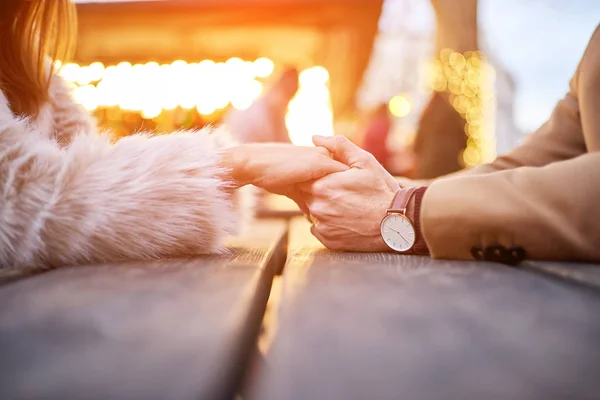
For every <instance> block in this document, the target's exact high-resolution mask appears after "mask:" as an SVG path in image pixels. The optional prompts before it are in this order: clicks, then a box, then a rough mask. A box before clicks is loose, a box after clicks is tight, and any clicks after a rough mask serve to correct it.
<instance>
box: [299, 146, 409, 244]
mask: <svg viewBox="0 0 600 400" xmlns="http://www.w3.org/2000/svg"><path fill="white" fill-rule="evenodd" d="M313 142H314V144H315V145H316V146H322V147H324V148H326V149H327V150H328V151H329V152H331V154H332V155H333V157H334V159H336V160H338V161H340V162H342V163H343V164H345V165H347V166H348V167H349V169H347V170H345V171H339V172H335V173H332V174H330V175H327V176H324V177H323V178H321V179H317V180H315V181H313V182H308V183H304V184H300V185H299V187H300V189H301V190H302V195H303V198H304V200H305V204H306V207H307V209H308V210H309V211H310V215H311V219H312V221H313V226H312V228H311V232H312V233H313V235H315V236H316V237H317V239H319V240H320V241H321V242H322V243H323V244H324V245H325V246H326V247H328V248H329V249H332V250H340V251H343V250H346V251H386V250H387V249H388V248H387V246H386V245H385V243H384V242H383V239H382V238H381V234H380V223H381V220H382V219H383V217H384V216H385V213H386V210H387V209H388V208H389V205H390V203H391V201H392V199H393V197H394V195H395V194H396V192H398V190H400V187H399V185H398V183H397V182H396V180H395V179H394V177H393V176H391V175H390V174H389V173H388V172H387V171H386V170H385V169H384V168H383V167H382V166H381V164H379V162H378V161H377V160H376V159H375V157H373V156H372V155H371V154H370V153H368V152H366V151H364V150H362V149H361V148H359V147H358V146H356V145H355V144H353V143H352V142H350V141H349V140H348V139H347V138H345V137H343V136H334V137H320V136H315V137H314V138H313Z"/></svg>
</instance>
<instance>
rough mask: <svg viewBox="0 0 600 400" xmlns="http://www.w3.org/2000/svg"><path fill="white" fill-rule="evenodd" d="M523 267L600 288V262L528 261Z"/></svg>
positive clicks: (596, 288)
mask: <svg viewBox="0 0 600 400" xmlns="http://www.w3.org/2000/svg"><path fill="white" fill-rule="evenodd" d="M523 267H525V268H528V269H530V270H533V271H537V272H541V273H544V274H548V275H551V276H554V277H556V278H560V279H564V280H567V281H570V282H573V283H577V284H581V285H585V286H588V287H590V288H592V289H594V290H600V264H585V263H565V262H549V261H548V262H541V261H527V262H524V263H523Z"/></svg>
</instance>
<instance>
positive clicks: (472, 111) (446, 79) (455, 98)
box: [429, 49, 495, 167]
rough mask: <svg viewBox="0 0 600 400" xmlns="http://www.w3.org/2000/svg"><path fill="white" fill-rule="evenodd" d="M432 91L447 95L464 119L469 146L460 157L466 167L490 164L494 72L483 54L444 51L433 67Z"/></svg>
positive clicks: (491, 157) (492, 155) (493, 153)
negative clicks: (491, 86) (491, 85)
mask: <svg viewBox="0 0 600 400" xmlns="http://www.w3.org/2000/svg"><path fill="white" fill-rule="evenodd" d="M429 73H430V82H431V88H432V89H433V90H434V91H436V92H440V93H448V94H449V101H450V104H452V106H453V107H454V109H455V110H456V111H457V112H458V113H459V114H460V115H461V116H462V117H463V118H464V119H465V133H466V135H467V136H468V139H467V145H466V148H465V149H464V151H463V152H462V154H461V161H462V162H463V163H464V165H465V166H466V167H472V166H475V165H478V164H481V163H486V162H490V161H492V160H493V159H494V158H495V151H494V143H493V138H492V137H491V135H490V132H489V130H490V125H491V121H490V119H491V116H490V115H486V113H488V112H489V110H490V109H491V107H490V105H492V104H493V101H494V99H493V94H492V93H493V92H492V90H491V88H489V86H490V83H491V82H493V79H494V75H495V74H494V70H493V68H492V67H491V66H490V65H489V64H488V63H487V61H486V58H485V56H484V54H483V53H481V52H478V51H473V52H465V53H458V52H455V51H453V50H451V49H444V50H442V51H441V52H440V54H439V57H438V58H436V59H435V60H433V62H432V63H431V65H430V71H429Z"/></svg>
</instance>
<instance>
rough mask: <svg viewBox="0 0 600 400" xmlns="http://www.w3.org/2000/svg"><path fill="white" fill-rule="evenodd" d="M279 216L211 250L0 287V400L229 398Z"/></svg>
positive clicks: (257, 313)
mask: <svg viewBox="0 0 600 400" xmlns="http://www.w3.org/2000/svg"><path fill="white" fill-rule="evenodd" d="M284 238H285V224H284V223H282V222H270V223H261V224H255V225H254V227H253V229H252V230H251V231H250V232H248V233H247V234H246V235H243V236H241V237H239V238H235V239H232V240H231V241H230V243H229V248H230V251H229V253H228V254H226V255H223V256H211V257H200V258H196V259H189V260H169V261H160V262H133V263H124V264H118V265H101V266H88V267H75V268H64V269H60V270H55V271H51V272H48V273H44V274H41V275H36V276H34V277H30V278H27V279H22V280H18V281H16V282H15V281H13V282H12V283H8V284H5V285H3V286H0V399H3V400H8V399H40V398H43V399H79V398H85V399H99V400H100V399H102V400H108V399H128V400H131V399H140V400H142V399H143V400H150V399H169V400H175V399H229V398H232V397H233V396H234V395H235V393H236V390H237V388H238V387H239V386H240V382H241V380H242V377H243V373H244V371H245V368H246V365H247V361H248V359H249V354H250V351H251V350H252V349H253V346H254V343H255V342H256V339H257V335H258V332H259V328H260V325H261V319H262V315H263V311H264V307H265V304H266V300H267V298H268V295H269V291H270V287H271V281H272V278H273V274H274V272H275V271H276V270H277V269H279V267H280V264H281V263H283V262H284V257H285V254H284V253H282V252H281V251H282V249H283V248H284V246H283V244H284V243H283V242H282V241H283V239H284Z"/></svg>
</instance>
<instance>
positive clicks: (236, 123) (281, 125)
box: [224, 68, 299, 143]
mask: <svg viewBox="0 0 600 400" xmlns="http://www.w3.org/2000/svg"><path fill="white" fill-rule="evenodd" d="M298 87H299V84H298V70H297V69H295V68H286V69H285V70H284V72H283V73H282V74H281V76H280V77H279V78H278V79H277V81H276V82H275V83H274V84H273V86H271V87H270V88H269V89H268V90H267V92H266V93H265V95H264V96H262V97H261V98H260V99H258V100H257V101H255V102H254V103H253V104H252V105H251V106H250V107H249V108H248V109H246V110H236V109H232V110H231V111H230V112H229V114H228V115H226V116H225V121H224V125H225V126H227V127H228V128H229V129H230V131H231V132H232V134H233V135H234V137H235V139H236V140H238V141H239V142H241V143H251V142H254V143H256V142H258V143H262V142H281V143H290V137H289V135H288V130H287V127H286V125H285V114H286V110H287V107H288V104H289V103H290V101H291V100H292V98H293V97H294V96H295V95H296V92H297V91H298Z"/></svg>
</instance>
